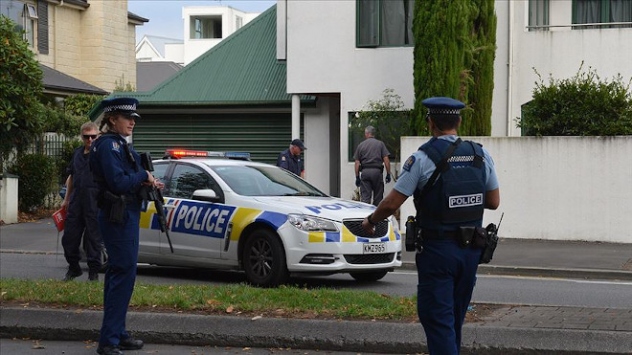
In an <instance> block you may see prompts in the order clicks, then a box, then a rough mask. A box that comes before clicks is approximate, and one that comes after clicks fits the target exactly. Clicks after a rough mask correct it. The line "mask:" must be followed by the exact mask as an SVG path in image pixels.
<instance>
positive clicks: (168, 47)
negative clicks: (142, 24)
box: [136, 35, 184, 64]
mask: <svg viewBox="0 0 632 355" xmlns="http://www.w3.org/2000/svg"><path fill="white" fill-rule="evenodd" d="M136 61H137V62H174V63H178V64H184V41H183V40H181V39H177V38H169V37H162V36H152V35H144V36H143V38H141V40H140V41H139V42H138V43H137V44H136Z"/></svg>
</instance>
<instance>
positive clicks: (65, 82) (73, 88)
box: [40, 63, 108, 95]
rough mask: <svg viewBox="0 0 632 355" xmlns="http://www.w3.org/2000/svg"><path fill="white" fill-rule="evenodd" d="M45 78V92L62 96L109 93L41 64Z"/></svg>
mask: <svg viewBox="0 0 632 355" xmlns="http://www.w3.org/2000/svg"><path fill="white" fill-rule="evenodd" d="M40 68H41V69H42V72H43V74H44V75H43V76H44V79H43V81H44V92H55V93H59V94H62V95H73V94H98V95H107V94H108V92H107V91H105V90H103V89H100V88H98V87H96V86H94V85H90V84H88V83H86V82H85V81H81V80H79V79H76V78H73V77H72V76H70V75H67V74H64V73H62V72H60V71H58V70H55V69H53V68H50V67H47V66H45V65H44V64H41V63H40Z"/></svg>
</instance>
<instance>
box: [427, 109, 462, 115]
mask: <svg viewBox="0 0 632 355" xmlns="http://www.w3.org/2000/svg"><path fill="white" fill-rule="evenodd" d="M460 112H461V110H457V109H448V108H431V109H428V113H432V114H435V115H458V114H459V113H460Z"/></svg>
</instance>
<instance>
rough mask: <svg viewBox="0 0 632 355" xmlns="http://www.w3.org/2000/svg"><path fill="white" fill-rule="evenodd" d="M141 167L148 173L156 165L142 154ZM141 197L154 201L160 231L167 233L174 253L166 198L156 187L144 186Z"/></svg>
mask: <svg viewBox="0 0 632 355" xmlns="http://www.w3.org/2000/svg"><path fill="white" fill-rule="evenodd" d="M140 165H141V166H142V167H143V169H145V170H147V171H154V164H153V163H152V161H151V155H150V154H149V153H141V154H140ZM141 196H142V197H143V199H144V200H146V201H154V206H156V214H157V215H158V224H160V231H161V232H163V233H165V235H166V236H167V241H168V242H169V249H171V252H172V253H173V245H172V244H171V237H170V236H169V229H168V228H167V217H166V216H165V207H164V205H163V203H164V198H163V197H162V192H160V189H157V188H156V187H155V186H153V185H151V186H143V188H142V189H141Z"/></svg>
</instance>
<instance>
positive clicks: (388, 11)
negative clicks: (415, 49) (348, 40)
mask: <svg viewBox="0 0 632 355" xmlns="http://www.w3.org/2000/svg"><path fill="white" fill-rule="evenodd" d="M414 5H415V1H414V0H357V29H356V33H357V37H356V41H357V45H358V47H378V46H408V45H412V44H413V43H414V39H413V15H414V12H413V7H414Z"/></svg>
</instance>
